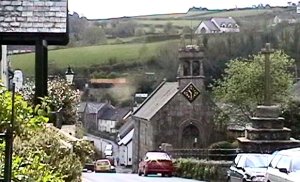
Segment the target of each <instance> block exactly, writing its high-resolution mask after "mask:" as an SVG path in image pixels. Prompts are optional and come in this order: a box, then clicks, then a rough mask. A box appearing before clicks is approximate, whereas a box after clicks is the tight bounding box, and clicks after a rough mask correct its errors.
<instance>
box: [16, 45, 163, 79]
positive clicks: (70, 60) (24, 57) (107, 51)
mask: <svg viewBox="0 0 300 182" xmlns="http://www.w3.org/2000/svg"><path fill="white" fill-rule="evenodd" d="M167 42H169V41H162V42H155V43H145V44H118V45H100V46H90V47H76V48H68V49H60V50H52V51H49V59H48V60H49V65H50V64H51V65H56V66H57V67H60V68H64V67H65V68H66V67H67V66H68V65H70V66H71V67H74V68H76V67H89V66H92V65H101V64H105V63H108V61H109V60H110V59H114V60H116V61H117V62H118V61H119V62H121V61H125V62H128V61H144V60H145V59H143V58H147V57H150V56H153V55H155V53H156V51H157V49H158V48H159V47H160V46H162V45H164V44H166V43H167ZM10 59H11V61H12V67H13V68H14V69H22V70H23V72H24V73H25V74H26V75H28V76H32V75H34V54H33V53H32V54H19V55H14V56H12V57H11V58H10Z"/></svg>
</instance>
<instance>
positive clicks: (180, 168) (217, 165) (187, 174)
mask: <svg viewBox="0 0 300 182" xmlns="http://www.w3.org/2000/svg"><path fill="white" fill-rule="evenodd" d="M231 163H232V162H231V161H221V162H219V161H206V160H196V159H176V161H174V164H175V165H176V175H177V176H179V177H184V178H193V179H197V180H200V181H203V180H210V181H212V180H215V181H225V180H226V178H225V176H226V171H227V169H228V168H229V166H230V165H231Z"/></svg>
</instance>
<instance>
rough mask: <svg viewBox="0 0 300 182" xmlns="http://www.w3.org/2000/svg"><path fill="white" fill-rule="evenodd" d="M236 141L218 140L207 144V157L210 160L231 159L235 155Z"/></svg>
mask: <svg viewBox="0 0 300 182" xmlns="http://www.w3.org/2000/svg"><path fill="white" fill-rule="evenodd" d="M236 148H237V146H236V143H230V142H228V141H220V142H216V143H213V144H211V145H210V146H209V149H210V150H209V154H208V155H209V159H211V160H233V159H234V157H235V156H236V152H237V151H236Z"/></svg>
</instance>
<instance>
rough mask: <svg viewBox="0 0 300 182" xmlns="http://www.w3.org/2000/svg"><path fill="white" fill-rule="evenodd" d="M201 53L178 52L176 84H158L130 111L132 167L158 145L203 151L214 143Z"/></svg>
mask: <svg viewBox="0 0 300 182" xmlns="http://www.w3.org/2000/svg"><path fill="white" fill-rule="evenodd" d="M203 60H204V52H203V50H202V49H201V48H200V47H199V46H195V45H189V46H186V47H184V48H181V49H179V61H180V62H179V68H178V74H177V82H166V81H164V82H162V83H161V84H160V85H159V86H158V87H157V88H156V89H155V90H154V91H153V92H152V93H151V94H150V95H149V97H148V98H147V99H146V100H145V101H144V102H143V103H142V104H141V106H140V107H139V108H138V109H137V110H135V111H134V113H133V114H132V118H133V119H134V136H133V165H134V167H135V165H137V164H138V161H139V159H141V158H142V157H143V156H144V154H145V153H146V152H147V151H149V150H158V149H159V146H160V145H161V144H162V143H169V144H171V145H172V146H173V148H177V149H180V148H204V147H207V146H208V145H210V144H211V143H213V142H215V141H216V140H217V136H216V134H215V130H214V127H215V125H214V122H213V116H214V108H215V107H216V106H215V104H214V103H213V102H212V100H211V98H210V96H209V93H208V92H207V91H206V90H205V86H204V79H205V77H204V71H203Z"/></svg>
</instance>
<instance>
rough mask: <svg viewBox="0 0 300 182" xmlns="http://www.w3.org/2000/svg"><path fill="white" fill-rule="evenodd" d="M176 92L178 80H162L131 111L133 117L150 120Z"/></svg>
mask: <svg viewBox="0 0 300 182" xmlns="http://www.w3.org/2000/svg"><path fill="white" fill-rule="evenodd" d="M177 92H178V82H163V83H162V84H161V85H160V86H158V88H157V89H156V90H155V91H154V92H153V93H152V94H151V95H150V96H149V97H148V98H147V99H146V100H145V101H144V102H143V103H142V104H141V105H140V106H139V108H138V109H137V110H136V111H135V112H134V113H133V116H134V117H137V118H142V119H145V120H148V121H149V120H150V119H151V118H152V117H153V116H154V115H155V114H156V113H157V112H158V111H159V110H160V109H161V108H162V107H163V106H164V105H165V104H167V103H168V102H169V101H170V100H171V99H172V98H173V97H174V96H175V95H176V94H177Z"/></svg>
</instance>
